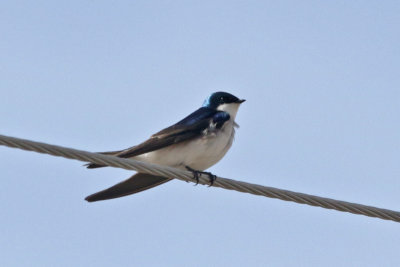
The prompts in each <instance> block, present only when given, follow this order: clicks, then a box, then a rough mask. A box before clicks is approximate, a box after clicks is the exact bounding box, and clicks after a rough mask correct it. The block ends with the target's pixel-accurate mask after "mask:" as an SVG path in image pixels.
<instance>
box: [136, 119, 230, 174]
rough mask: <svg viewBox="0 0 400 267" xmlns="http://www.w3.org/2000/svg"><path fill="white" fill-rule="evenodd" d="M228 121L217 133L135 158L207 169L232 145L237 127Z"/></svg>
mask: <svg viewBox="0 0 400 267" xmlns="http://www.w3.org/2000/svg"><path fill="white" fill-rule="evenodd" d="M233 126H234V123H233V121H231V120H230V121H228V122H226V123H225V124H224V126H223V127H222V128H221V129H220V130H218V131H216V132H215V133H212V134H209V135H206V136H202V137H199V138H196V139H194V140H190V141H185V142H182V143H179V144H177V145H173V146H169V147H166V148H162V149H159V150H156V151H153V152H149V153H145V154H143V155H139V156H137V157H135V159H137V160H140V161H144V162H150V163H155V164H160V165H166V166H171V167H175V168H180V169H185V166H189V167H191V168H193V169H195V170H205V169H208V168H209V167H211V166H212V165H214V164H215V163H217V162H218V161H219V160H221V159H222V158H223V156H224V155H225V154H226V152H227V151H228V150H229V148H230V147H231V145H232V142H233V139H234V135H235V129H234V127H233Z"/></svg>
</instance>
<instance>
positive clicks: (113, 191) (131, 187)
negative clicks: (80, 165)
mask: <svg viewBox="0 0 400 267" xmlns="http://www.w3.org/2000/svg"><path fill="white" fill-rule="evenodd" d="M170 180H171V179H170V178H165V177H161V176H154V175H151V174H147V173H136V174H135V175H133V176H131V177H130V178H129V179H127V180H125V181H122V182H120V183H118V184H116V185H114V186H112V187H110V188H107V189H105V190H103V191H100V192H97V193H94V194H92V195H90V196H88V197H86V198H85V200H87V201H89V202H94V201H99V200H107V199H112V198H118V197H123V196H127V195H131V194H135V193H138V192H141V191H144V190H147V189H150V188H152V187H155V186H157V185H161V184H163V183H166V182H168V181H170Z"/></svg>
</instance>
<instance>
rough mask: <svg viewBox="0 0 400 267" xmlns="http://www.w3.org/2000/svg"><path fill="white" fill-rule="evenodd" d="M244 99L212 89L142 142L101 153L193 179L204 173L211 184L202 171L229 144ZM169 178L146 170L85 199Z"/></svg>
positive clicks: (106, 196)
mask: <svg viewBox="0 0 400 267" xmlns="http://www.w3.org/2000/svg"><path fill="white" fill-rule="evenodd" d="M244 101H245V100H244V99H239V98H237V97H236V96H234V95H232V94H229V93H226V92H215V93H213V94H211V95H210V96H209V97H208V98H207V99H206V100H205V101H204V103H203V106H202V107H201V108H199V109H197V110H196V111H194V112H193V113H191V114H190V115H189V116H187V117H186V118H184V119H183V120H181V121H179V122H177V123H176V124H174V125H172V126H170V127H168V128H165V129H164V130H161V131H160V132H158V133H155V134H153V135H152V136H151V137H150V138H149V139H148V140H146V141H144V142H143V143H141V144H139V145H137V146H133V147H130V148H127V149H124V150H120V151H112V152H102V153H101V154H106V155H114V156H117V157H121V158H131V159H135V160H138V161H143V162H149V163H154V164H159V165H164V166H170V167H175V168H179V169H187V170H190V171H191V172H193V175H194V178H196V179H197V180H198V177H199V174H206V175H208V176H209V178H210V184H211V185H212V183H213V182H214V180H215V176H214V175H213V174H211V173H210V172H204V170H206V169H208V168H209V167H211V166H212V165H214V164H215V163H217V162H218V161H219V160H220V159H222V157H223V156H224V155H225V154H226V152H227V151H228V150H229V148H230V147H231V145H232V142H233V139H234V136H235V127H238V125H237V124H236V122H235V117H236V113H237V111H238V109H239V106H240V104H241V103H243V102H244ZM86 166H87V168H89V169H93V168H99V167H105V166H103V165H99V164H94V163H89V164H87V165H86ZM170 180H171V179H170V178H165V177H161V176H155V175H151V174H147V173H136V174H134V175H133V176H132V177H130V178H129V179H127V180H125V181H122V182H121V183H118V184H116V185H114V186H112V187H110V188H107V189H105V190H103V191H100V192H97V193H95V194H92V195H90V196H88V197H86V198H85V199H86V200H87V201H89V202H93V201H99V200H107V199H112V198H118V197H122V196H127V195H130V194H134V193H138V192H140V191H143V190H146V189H149V188H152V187H155V186H157V185H160V184H163V183H165V182H168V181H170Z"/></svg>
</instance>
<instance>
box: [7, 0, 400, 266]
mask: <svg viewBox="0 0 400 267" xmlns="http://www.w3.org/2000/svg"><path fill="white" fill-rule="evenodd" d="M399 14H400V3H399V2H398V1H112V2H111V1H63V2H61V1H40V0H39V1H2V3H1V4H0V36H1V38H0V92H1V97H0V134H4V135H9V136H15V137H20V138H25V139H31V140H36V141H42V142H47V143H51V144H58V145H62V146H67V147H73V148H77V149H83V150H88V151H106V150H115V149H122V148H126V147H129V146H132V145H135V144H137V143H139V142H142V141H143V140H145V139H146V138H147V137H149V136H150V135H151V134H153V133H154V132H156V131H158V130H161V129H162V128H164V127H167V126H169V125H171V124H172V123H175V122H177V121H178V120H180V119H182V118H183V117H185V116H186V115H187V114H189V113H190V112H192V111H194V110H195V109H197V108H198V107H199V106H200V105H201V104H202V102H203V100H204V99H205V98H206V97H207V96H208V95H209V94H210V93H212V92H214V91H220V90H222V91H228V92H230V93H232V94H234V95H236V96H238V97H239V98H244V99H247V102H245V103H244V104H243V105H242V106H241V108H240V110H239V113H238V116H237V118H236V121H237V123H238V124H240V126H241V127H240V129H239V130H238V131H237V134H236V140H235V142H234V144H233V146H232V148H231V150H230V151H229V152H228V154H227V155H226V156H225V158H224V159H223V160H222V161H220V162H219V163H218V164H217V165H215V166H213V167H212V168H210V169H209V170H211V171H212V172H213V173H215V174H217V175H219V176H222V177H229V178H232V179H236V180H242V181H246V182H251V183H257V184H262V185H267V186H273V187H278V188H282V189H288V190H293V191H298V192H303V193H309V194H315V195H320V196H325V197H330V198H335V199H340V200H346V201H351V202H357V203H362V204H367V205H373V206H377V207H382V208H387V209H394V210H400V162H399V160H400V134H399V133H400V115H399V114H400V73H399V70H400V17H399ZM82 164H83V163H82V162H78V161H72V160H67V159H63V158H56V157H51V156H47V155H41V154H37V153H32V152H26V151H21V150H17V149H11V148H6V147H0V170H1V174H0V218H1V219H0V237H1V238H0V265H1V266H113V265H114V266H134V265H136V266H243V265H246V266H266V265H269V266H340V265H342V266H343V265H348V266H378V265H379V266H399V265H400V257H399V248H400V224H398V223H395V222H391V221H383V220H379V219H374V218H368V217H364V216H357V215H352V214H347V213H342V212H337V211H332V210H326V209H322V208H316V207H310V206H305V205H299V204H295V203H291V202H284V201H280V200H275V199H269V198H263V197H257V196H253V195H249V194H242V193H238V192H233V191H227V190H223V189H218V188H208V187H206V186H193V184H188V183H184V182H181V181H172V182H169V183H167V184H164V185H162V186H159V187H157V188H154V189H152V190H148V191H145V192H142V193H140V194H137V195H133V196H129V197H124V198H120V199H116V200H111V201H104V202H97V203H87V202H86V201H84V197H86V196H87V195H89V194H91V193H94V192H96V191H98V190H101V189H104V188H106V187H108V186H111V185H113V184H114V183H117V182H119V181H121V180H124V179H126V178H127V177H129V176H130V175H131V174H132V172H130V171H126V170H120V169H114V168H104V169H98V170H87V169H85V168H84V167H82Z"/></svg>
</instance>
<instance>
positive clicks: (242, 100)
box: [236, 99, 246, 104]
mask: <svg viewBox="0 0 400 267" xmlns="http://www.w3.org/2000/svg"><path fill="white" fill-rule="evenodd" d="M244 101H246V99H239V100H238V101H236V103H238V104H242V103H243V102H244Z"/></svg>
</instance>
